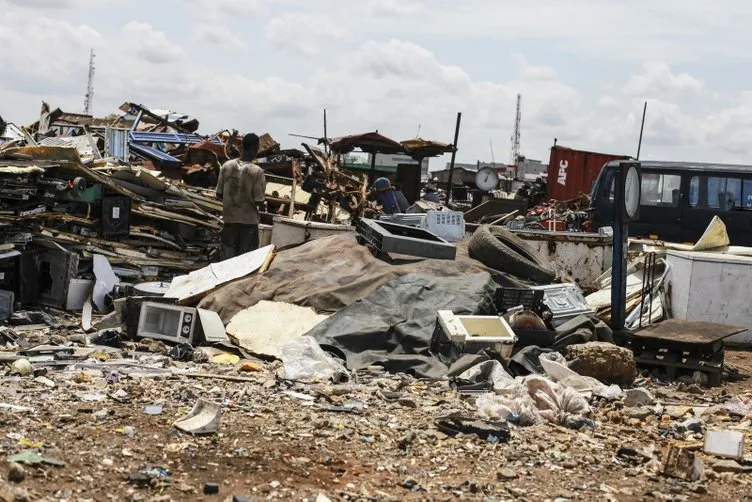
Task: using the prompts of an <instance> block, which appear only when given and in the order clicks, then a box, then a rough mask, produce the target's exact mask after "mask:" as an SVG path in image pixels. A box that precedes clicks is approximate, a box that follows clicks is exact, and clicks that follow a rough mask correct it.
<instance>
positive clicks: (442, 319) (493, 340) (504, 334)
mask: <svg viewBox="0 0 752 502" xmlns="http://www.w3.org/2000/svg"><path fill="white" fill-rule="evenodd" d="M438 322H439V327H440V328H441V329H442V330H443V331H444V334H445V335H446V337H447V338H448V339H449V340H450V341H451V342H453V343H456V344H457V345H459V346H461V347H463V348H464V349H465V350H466V351H476V350H479V349H480V348H483V347H488V348H490V349H492V350H495V351H496V352H498V353H499V354H500V355H501V357H503V358H504V359H506V358H508V357H510V356H511V355H512V349H513V348H514V344H515V343H517V335H515V334H514V331H512V328H511V327H510V326H509V324H507V322H506V321H505V320H504V318H503V317H498V316H482V315H454V314H453V313H452V311H451V310H439V311H438Z"/></svg>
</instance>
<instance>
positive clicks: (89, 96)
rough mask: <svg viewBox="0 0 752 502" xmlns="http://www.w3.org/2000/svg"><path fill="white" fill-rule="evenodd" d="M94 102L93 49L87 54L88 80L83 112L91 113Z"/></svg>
mask: <svg viewBox="0 0 752 502" xmlns="http://www.w3.org/2000/svg"><path fill="white" fill-rule="evenodd" d="M93 104H94V49H92V50H91V53H90V54H89V82H88V83H87V85H86V96H85V97H84V113H85V114H86V115H91V108H92V105H93Z"/></svg>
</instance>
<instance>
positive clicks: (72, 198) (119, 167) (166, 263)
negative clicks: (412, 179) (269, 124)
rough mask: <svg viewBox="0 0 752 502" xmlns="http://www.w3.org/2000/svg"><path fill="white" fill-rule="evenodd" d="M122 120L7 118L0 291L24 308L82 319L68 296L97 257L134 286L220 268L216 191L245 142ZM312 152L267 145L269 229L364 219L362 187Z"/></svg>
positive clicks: (135, 113)
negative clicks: (281, 220)
mask: <svg viewBox="0 0 752 502" xmlns="http://www.w3.org/2000/svg"><path fill="white" fill-rule="evenodd" d="M121 110H122V111H123V114H122V115H114V114H113V115H110V116H108V117H105V118H95V117H92V116H89V115H82V114H72V113H66V112H63V111H62V110H60V109H59V108H58V109H55V110H52V109H51V108H50V106H49V105H47V104H46V103H43V105H42V111H41V114H40V119H39V120H38V121H37V122H35V123H33V124H31V125H29V126H26V127H18V126H16V125H14V124H9V123H6V122H5V121H3V120H2V119H0V189H1V190H0V247H1V248H2V249H1V250H0V265H2V269H3V273H2V275H1V276H0V277H2V278H3V279H2V281H0V282H2V284H0V289H8V290H11V291H16V299H17V301H21V302H22V303H24V302H35V303H36V302H39V303H42V304H44V305H48V306H52V307H57V308H69V309H71V310H77V309H80V308H81V306H82V302H83V301H84V300H85V299H84V298H76V295H75V293H74V292H69V291H68V289H69V288H70V287H74V286H71V284H74V283H75V281H73V282H71V281H72V280H73V279H75V280H78V281H93V280H94V279H95V277H94V274H93V270H92V257H93V256H94V255H103V256H105V257H107V259H108V260H109V262H110V264H111V265H112V266H113V268H114V270H115V271H116V273H117V275H118V276H120V277H127V278H128V279H129V281H128V282H133V283H137V282H141V281H150V280H170V279H171V278H172V277H174V276H176V275H180V274H185V273H187V272H189V271H191V270H195V269H199V268H201V267H204V266H206V265H207V264H208V263H210V262H214V261H217V260H218V252H219V245H218V238H217V234H218V231H219V230H220V228H221V213H222V203H221V201H219V200H217V199H216V197H215V196H214V187H215V186H216V180H217V175H218V172H219V168H220V166H221V165H222V164H223V163H224V162H226V161H227V160H229V159H232V158H236V157H237V156H238V155H239V147H240V142H241V138H240V135H239V134H238V132H237V131H234V130H232V131H230V130H223V131H220V132H217V133H215V134H213V135H211V136H202V135H200V134H198V133H197V132H196V131H197V130H198V126H199V123H198V121H197V120H196V119H195V118H192V117H189V116H186V115H180V114H176V113H173V112H167V111H160V110H152V109H149V108H146V107H144V106H141V105H136V104H134V103H126V104H124V105H123V106H122V107H121ZM306 150H307V152H303V151H300V150H280V146H279V144H278V143H277V142H276V141H275V140H274V139H273V138H272V137H271V136H270V135H269V134H263V135H261V152H260V155H259V159H258V163H259V165H261V166H262V167H263V168H264V170H265V171H266V173H267V181H268V182H267V201H266V211H265V212H262V223H264V224H272V222H273V218H274V216H275V215H276V214H283V215H284V216H288V217H293V216H295V217H296V218H301V219H306V220H319V221H331V222H335V221H336V222H342V221H352V220H354V219H356V218H357V217H359V216H360V215H361V214H362V211H363V209H364V207H365V205H366V196H365V194H366V181H365V176H363V177H362V178H361V177H358V176H357V175H353V174H350V173H347V172H344V171H340V170H339V169H338V168H337V167H336V165H335V163H334V161H333V159H331V158H329V157H328V156H327V155H325V154H323V152H320V151H319V150H317V149H315V148H310V147H308V146H306ZM291 206H292V207H291ZM58 265H59V266H58ZM6 272H7V273H6ZM21 278H24V279H23V280H21ZM32 278H38V279H39V280H38V281H36V280H29V279H32ZM89 283H90V282H89Z"/></svg>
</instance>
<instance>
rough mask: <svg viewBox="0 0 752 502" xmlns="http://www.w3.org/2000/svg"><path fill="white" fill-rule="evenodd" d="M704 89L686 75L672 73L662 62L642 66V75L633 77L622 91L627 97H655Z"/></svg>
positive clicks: (695, 80)
mask: <svg viewBox="0 0 752 502" xmlns="http://www.w3.org/2000/svg"><path fill="white" fill-rule="evenodd" d="M703 89H704V84H703V83H702V82H701V81H700V80H698V79H696V78H695V77H693V76H692V75H689V74H688V73H678V74H676V73H673V72H672V71H671V67H669V65H668V64H667V63H664V62H660V61H658V62H651V63H646V64H645V65H643V73H641V74H639V75H633V76H632V78H630V79H629V81H628V82H627V83H626V84H625V85H624V87H623V88H622V91H623V92H624V93H625V94H626V95H628V96H636V97H643V98H648V97H655V96H671V97H676V96H677V94H689V95H691V94H697V93H699V92H701V91H702V90H703Z"/></svg>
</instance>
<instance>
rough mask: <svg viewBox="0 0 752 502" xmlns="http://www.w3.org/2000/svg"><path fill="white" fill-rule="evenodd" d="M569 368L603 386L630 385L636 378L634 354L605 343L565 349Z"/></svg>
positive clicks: (593, 343)
mask: <svg viewBox="0 0 752 502" xmlns="http://www.w3.org/2000/svg"><path fill="white" fill-rule="evenodd" d="M566 357H567V360H569V361H573V363H572V365H571V368H572V369H573V370H574V371H576V372H577V373H579V374H580V375H583V376H590V377H593V378H595V379H597V380H600V381H601V382H603V383H605V384H612V383H615V384H617V385H623V386H624V385H632V382H634V379H635V377H636V376H637V364H636V363H635V358H634V353H633V352H632V351H631V350H629V349H627V348H624V347H619V346H616V345H614V344H612V343H607V342H588V343H583V344H576V345H570V346H568V347H567V348H566Z"/></svg>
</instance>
